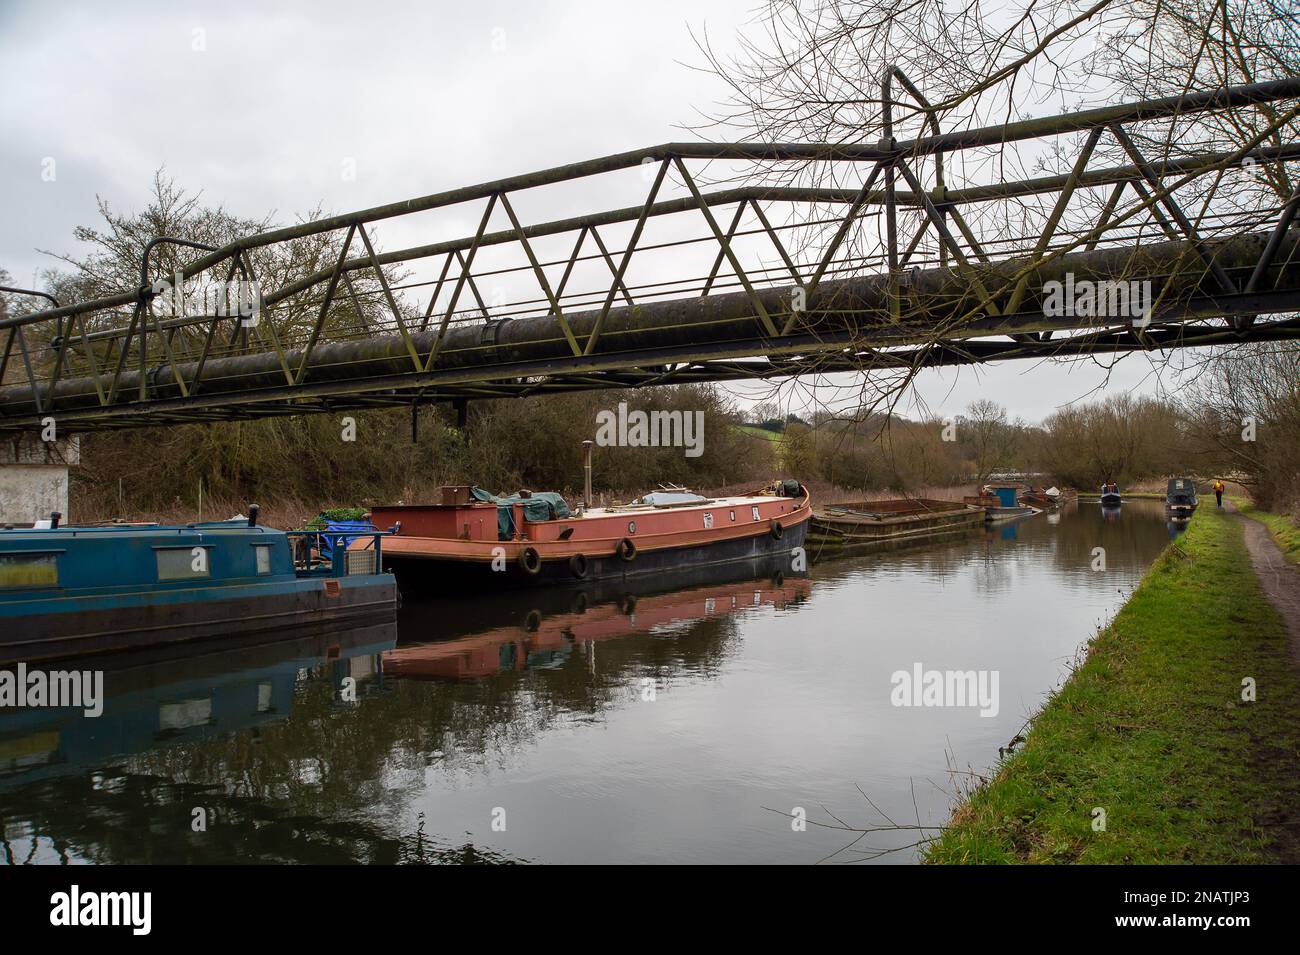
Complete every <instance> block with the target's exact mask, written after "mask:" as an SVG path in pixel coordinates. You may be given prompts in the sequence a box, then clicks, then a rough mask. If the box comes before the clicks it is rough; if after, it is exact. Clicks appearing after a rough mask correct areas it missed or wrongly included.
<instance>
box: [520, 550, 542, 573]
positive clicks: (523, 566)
mask: <svg viewBox="0 0 1300 955" xmlns="http://www.w3.org/2000/svg"><path fill="white" fill-rule="evenodd" d="M517 559H518V561H519V569H520V570H522V571H523V572H524V573H525V574H529V575H534V574H538V573H541V570H542V555H541V554H539V553H537V548H536V547H525V548H524V549H523V550H521V551H520V552H519V557H518V558H517Z"/></svg>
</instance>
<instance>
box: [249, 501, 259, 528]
mask: <svg viewBox="0 0 1300 955" xmlns="http://www.w3.org/2000/svg"><path fill="white" fill-rule="evenodd" d="M258 510H260V508H258V506H257V505H256V504H250V505H248V526H249V527H256V526H257V512H258Z"/></svg>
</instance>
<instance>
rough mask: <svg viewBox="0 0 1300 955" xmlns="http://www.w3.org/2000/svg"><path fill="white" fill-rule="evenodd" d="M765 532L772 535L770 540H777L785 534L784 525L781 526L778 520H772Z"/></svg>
mask: <svg viewBox="0 0 1300 955" xmlns="http://www.w3.org/2000/svg"><path fill="white" fill-rule="evenodd" d="M767 532H768V533H769V534H771V535H772V540H778V541H779V540H780V539H781V538H782V537H784V536H785V527H783V526H782V524H781V522H780V521H773V522H772V523H771V524H770V525H768V528H767Z"/></svg>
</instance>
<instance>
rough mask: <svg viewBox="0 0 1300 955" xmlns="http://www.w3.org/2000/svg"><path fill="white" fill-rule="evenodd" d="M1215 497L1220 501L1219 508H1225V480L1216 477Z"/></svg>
mask: <svg viewBox="0 0 1300 955" xmlns="http://www.w3.org/2000/svg"><path fill="white" fill-rule="evenodd" d="M1214 499H1215V501H1216V502H1218V505H1219V510H1223V482H1222V481H1220V480H1219V479H1218V478H1215V479H1214Z"/></svg>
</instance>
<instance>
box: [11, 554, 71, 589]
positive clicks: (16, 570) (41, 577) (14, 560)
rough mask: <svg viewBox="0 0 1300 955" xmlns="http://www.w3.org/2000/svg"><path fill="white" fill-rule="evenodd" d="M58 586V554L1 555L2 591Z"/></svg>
mask: <svg viewBox="0 0 1300 955" xmlns="http://www.w3.org/2000/svg"><path fill="white" fill-rule="evenodd" d="M57 586H59V557H58V555H57V554H0V590H17V589H18V588H21V587H57Z"/></svg>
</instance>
